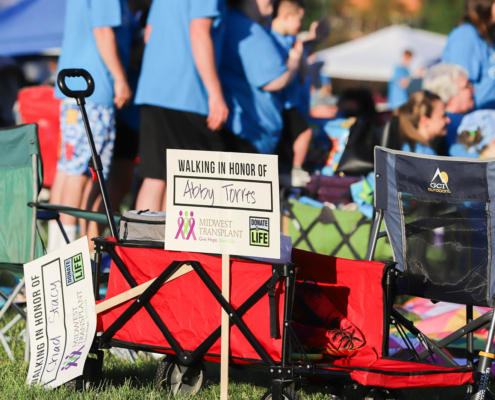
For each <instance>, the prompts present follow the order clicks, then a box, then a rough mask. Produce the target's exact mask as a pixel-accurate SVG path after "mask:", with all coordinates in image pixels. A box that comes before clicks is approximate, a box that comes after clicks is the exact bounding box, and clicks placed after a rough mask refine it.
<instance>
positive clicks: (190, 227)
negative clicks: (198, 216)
mask: <svg viewBox="0 0 495 400" xmlns="http://www.w3.org/2000/svg"><path fill="white" fill-rule="evenodd" d="M182 215H184V217H183V216H182ZM193 217H194V212H193V211H191V216H190V217H189V213H188V212H187V211H186V212H185V213H183V212H182V211H179V218H178V219H177V225H178V226H179V229H178V230H177V234H176V235H175V238H176V239H178V238H179V236H180V237H182V239H184V240H189V238H190V237H191V236H192V238H193V240H196V235H194V225H195V224H196V222H195V221H194V218H193Z"/></svg>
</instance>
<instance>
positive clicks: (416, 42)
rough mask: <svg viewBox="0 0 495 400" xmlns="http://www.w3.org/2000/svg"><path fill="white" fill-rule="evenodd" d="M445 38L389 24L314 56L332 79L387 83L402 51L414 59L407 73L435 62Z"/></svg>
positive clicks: (443, 45)
mask: <svg viewBox="0 0 495 400" xmlns="http://www.w3.org/2000/svg"><path fill="white" fill-rule="evenodd" d="M446 41H447V37H446V36H445V35H440V34H438V33H432V32H428V31H423V30H421V29H413V28H410V27H407V26H401V25H392V26H389V27H387V28H384V29H381V30H379V31H376V32H374V33H371V34H369V35H366V36H363V37H362V38H359V39H355V40H352V41H350V42H347V43H343V44H340V45H337V46H334V47H330V48H328V49H325V50H322V51H319V52H318V53H317V54H316V57H317V60H318V61H323V62H324V63H325V64H324V66H323V68H322V74H323V75H327V76H330V77H332V78H341V79H354V80H365V81H381V82H387V81H389V80H390V79H391V77H392V74H393V70H394V67H395V65H397V64H398V63H400V61H401V59H402V55H403V54H404V51H405V50H411V51H412V52H413V53H414V57H413V59H412V63H411V67H410V69H411V72H413V73H414V71H417V70H418V69H419V68H422V67H429V66H430V65H432V64H434V63H435V62H437V61H439V60H440V58H441V56H442V51H443V48H444V47H445V43H446Z"/></svg>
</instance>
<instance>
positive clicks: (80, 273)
mask: <svg viewBox="0 0 495 400" xmlns="http://www.w3.org/2000/svg"><path fill="white" fill-rule="evenodd" d="M64 266H65V280H66V283H67V286H69V285H72V284H73V283H75V282H79V281H82V280H83V279H84V267H83V261H82V253H79V254H78V255H75V256H73V257H71V258H68V259H67V260H65V262H64Z"/></svg>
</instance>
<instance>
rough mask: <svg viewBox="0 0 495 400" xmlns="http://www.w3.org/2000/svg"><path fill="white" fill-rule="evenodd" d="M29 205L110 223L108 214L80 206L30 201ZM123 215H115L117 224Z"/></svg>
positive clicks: (100, 222)
mask: <svg viewBox="0 0 495 400" xmlns="http://www.w3.org/2000/svg"><path fill="white" fill-rule="evenodd" d="M28 206H29V207H36V208H38V209H39V210H47V211H56V212H59V213H62V214H67V215H72V216H73V217H76V218H82V219H85V220H86V221H94V222H97V223H99V224H105V225H108V220H107V216H106V214H102V213H97V212H94V211H85V210H81V209H79V208H73V207H66V206H61V205H57V204H50V203H33V202H29V203H28ZM121 217H122V216H121V215H114V216H113V218H114V220H115V224H116V225H118V224H119V222H120V218H121Z"/></svg>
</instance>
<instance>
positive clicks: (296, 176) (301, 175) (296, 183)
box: [291, 166, 311, 187]
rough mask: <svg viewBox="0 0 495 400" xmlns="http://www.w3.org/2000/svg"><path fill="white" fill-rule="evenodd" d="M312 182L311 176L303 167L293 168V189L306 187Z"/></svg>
mask: <svg viewBox="0 0 495 400" xmlns="http://www.w3.org/2000/svg"><path fill="white" fill-rule="evenodd" d="M310 180H311V176H310V175H309V174H308V173H307V172H306V171H305V170H303V169H302V168H301V167H295V166H294V167H292V171H291V184H292V186H293V187H305V186H306V185H307V184H308V182H309V181H310Z"/></svg>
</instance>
